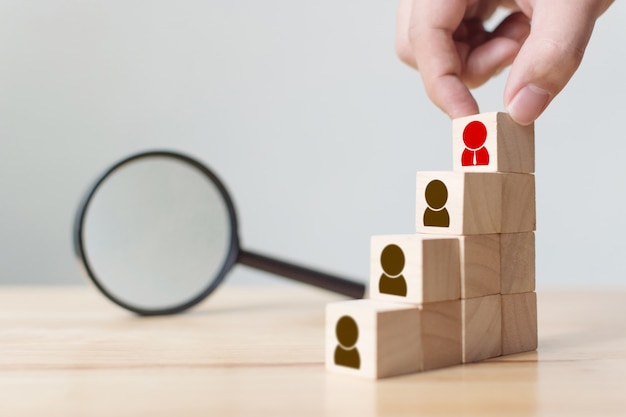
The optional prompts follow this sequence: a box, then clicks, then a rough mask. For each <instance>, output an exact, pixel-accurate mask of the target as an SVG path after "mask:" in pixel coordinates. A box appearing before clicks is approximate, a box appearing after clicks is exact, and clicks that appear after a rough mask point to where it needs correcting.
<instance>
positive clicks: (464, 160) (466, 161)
mask: <svg viewBox="0 0 626 417" xmlns="http://www.w3.org/2000/svg"><path fill="white" fill-rule="evenodd" d="M486 140H487V128H486V127H485V125H484V124H483V123H482V122H479V121H478V120H475V121H473V122H470V123H468V124H467V126H465V129H463V143H465V146H466V148H465V149H464V150H463V154H462V155H461V165H462V166H464V167H467V166H476V165H489V151H488V150H487V148H486V147H485V146H484V145H485V141H486Z"/></svg>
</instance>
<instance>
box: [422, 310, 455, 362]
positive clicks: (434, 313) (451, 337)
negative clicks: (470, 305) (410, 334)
mask: <svg viewBox="0 0 626 417" xmlns="http://www.w3.org/2000/svg"><path fill="white" fill-rule="evenodd" d="M461 328H462V314H461V300H455V301H438V302H435V303H424V304H423V305H422V351H423V361H422V368H423V369H424V370H429V369H438V368H443V367H445V366H452V365H458V364H460V363H462V359H463V349H462V348H463V341H462V334H461Z"/></svg>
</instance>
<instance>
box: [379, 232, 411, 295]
mask: <svg viewBox="0 0 626 417" xmlns="http://www.w3.org/2000/svg"><path fill="white" fill-rule="evenodd" d="M380 266H382V268H383V274H382V275H381V276H380V280H379V281H378V291H380V293H381V294H391V295H399V296H401V297H406V280H405V279H404V276H402V270H403V269H404V252H402V249H401V248H400V247H399V246H398V245H394V244H391V245H387V246H385V249H383V251H382V253H381V254H380Z"/></svg>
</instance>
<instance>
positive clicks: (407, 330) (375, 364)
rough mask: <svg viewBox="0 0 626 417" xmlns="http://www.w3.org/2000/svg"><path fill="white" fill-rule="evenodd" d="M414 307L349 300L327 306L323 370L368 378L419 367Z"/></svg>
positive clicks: (420, 352) (418, 369) (418, 333)
mask: <svg viewBox="0 0 626 417" xmlns="http://www.w3.org/2000/svg"><path fill="white" fill-rule="evenodd" d="M420 316H421V311H420V310H419V308H418V307H417V306H413V305H410V304H402V303H389V302H385V301H377V300H350V301H340V302H335V303H330V304H328V305H327V306H326V369H327V370H329V371H332V372H338V373H344V374H349V375H357V376H362V377H367V378H374V379H376V378H384V377H390V376H394V375H401V374H407V373H411V372H418V371H420V370H421V360H422V343H421V334H420V333H421V332H420V330H421V328H420Z"/></svg>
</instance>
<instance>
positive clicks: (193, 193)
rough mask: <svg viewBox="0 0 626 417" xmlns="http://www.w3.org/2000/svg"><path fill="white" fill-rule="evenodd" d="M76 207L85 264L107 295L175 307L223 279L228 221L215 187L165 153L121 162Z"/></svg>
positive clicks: (157, 309)
mask: <svg viewBox="0 0 626 417" xmlns="http://www.w3.org/2000/svg"><path fill="white" fill-rule="evenodd" d="M113 171H114V172H115V175H105V176H104V177H103V179H101V180H100V182H99V184H97V186H96V187H94V191H93V193H92V194H91V196H90V198H89V199H88V201H87V203H86V205H85V207H84V208H83V210H84V211H83V218H82V222H81V227H82V230H80V236H79V239H81V242H80V247H81V249H82V252H83V258H84V260H85V266H86V267H87V269H88V270H89V271H88V272H89V275H90V276H91V278H92V279H93V281H94V282H95V283H96V285H97V286H98V287H99V288H100V289H101V290H102V291H103V292H104V293H105V294H106V295H107V296H108V297H109V298H111V299H113V301H115V302H116V303H118V304H121V305H123V306H124V307H126V308H129V309H131V310H134V311H137V312H143V313H162V312H166V311H168V310H182V309H183V308H185V307H186V306H188V305H193V304H195V302H197V301H198V300H199V299H201V298H203V297H204V296H205V295H206V294H207V293H208V292H210V291H211V290H212V289H213V288H214V287H215V286H216V285H217V284H218V283H219V281H220V280H221V279H222V278H223V275H224V273H225V272H224V271H225V270H226V269H227V268H228V267H229V266H230V265H228V263H229V262H230V261H229V253H230V252H231V251H232V247H233V240H234V239H236V237H235V236H233V233H236V231H234V230H233V227H232V225H233V219H232V218H231V212H230V211H229V208H228V206H227V204H226V202H225V200H224V197H223V194H222V192H221V190H219V189H218V188H217V186H216V184H215V183H214V182H212V181H211V179H210V178H209V177H208V176H207V174H206V172H202V171H201V170H200V169H199V168H197V167H196V166H194V165H192V164H190V163H189V161H182V160H179V159H176V158H172V157H165V156H163V157H159V156H152V157H150V158H139V159H135V160H132V161H126V163H124V164H120V165H119V166H117V167H116V168H113V169H112V170H111V171H110V172H109V174H111V173H112V172H113Z"/></svg>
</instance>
